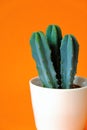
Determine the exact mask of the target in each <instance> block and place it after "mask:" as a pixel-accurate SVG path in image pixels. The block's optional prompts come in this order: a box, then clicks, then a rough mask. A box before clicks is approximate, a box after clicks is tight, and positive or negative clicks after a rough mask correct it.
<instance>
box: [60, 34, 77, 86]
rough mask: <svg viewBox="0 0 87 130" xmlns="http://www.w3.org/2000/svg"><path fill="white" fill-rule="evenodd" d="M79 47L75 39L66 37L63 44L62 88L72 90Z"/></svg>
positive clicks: (70, 36)
mask: <svg viewBox="0 0 87 130" xmlns="http://www.w3.org/2000/svg"><path fill="white" fill-rule="evenodd" d="M78 51H79V45H78V42H77V41H76V39H75V37H74V36H72V35H66V36H65V37H64V38H63V39H62V43H61V48H60V52H61V82H62V88H71V87H72V84H73V80H74V75H75V73H76V69H77V62H78V61H77V60H78Z"/></svg>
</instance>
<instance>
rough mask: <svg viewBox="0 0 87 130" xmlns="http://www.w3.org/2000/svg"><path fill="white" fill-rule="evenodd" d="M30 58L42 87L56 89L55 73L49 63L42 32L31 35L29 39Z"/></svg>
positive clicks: (45, 40) (49, 53) (46, 45)
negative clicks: (31, 57)
mask: <svg viewBox="0 0 87 130" xmlns="http://www.w3.org/2000/svg"><path fill="white" fill-rule="evenodd" d="M30 44H31V48H32V56H33V58H34V59H35V61H36V66H37V70H38V74H39V77H40V80H41V81H42V84H43V86H44V87H48V88H58V87H59V86H58V84H57V79H56V72H55V70H54V66H53V63H52V61H51V50H50V48H49V46H48V43H47V39H46V37H45V35H44V34H43V32H36V33H33V34H32V36H31V39H30Z"/></svg>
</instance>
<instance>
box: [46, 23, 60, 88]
mask: <svg viewBox="0 0 87 130" xmlns="http://www.w3.org/2000/svg"><path fill="white" fill-rule="evenodd" d="M46 37H47V40H48V44H49V47H50V49H51V59H52V62H53V65H54V69H55V71H56V77H57V79H58V84H59V86H61V75H60V45H61V40H62V32H61V29H60V28H59V27H58V26H57V25H49V26H48V28H47V30H46Z"/></svg>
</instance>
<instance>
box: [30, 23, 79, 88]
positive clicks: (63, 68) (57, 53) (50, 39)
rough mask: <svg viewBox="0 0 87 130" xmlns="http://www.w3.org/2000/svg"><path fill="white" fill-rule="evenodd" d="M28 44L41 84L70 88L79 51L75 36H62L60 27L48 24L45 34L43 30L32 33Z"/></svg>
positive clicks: (49, 86)
mask: <svg viewBox="0 0 87 130" xmlns="http://www.w3.org/2000/svg"><path fill="white" fill-rule="evenodd" d="M30 44H31V48H32V56H33V58H34V59H35V61H36V67H37V70H38V74H39V77H40V80H41V81H42V84H43V86H44V87H48V88H64V89H68V88H72V85H73V80H74V76H75V74H76V70H77V63H78V53H79V44H78V42H77V40H76V38H75V37H74V36H73V35H65V36H64V38H62V32H61V29H60V28H59V27H58V26H56V25H49V26H48V28H47V30H46V36H45V35H44V33H43V32H36V33H33V34H32V36H31V39H30Z"/></svg>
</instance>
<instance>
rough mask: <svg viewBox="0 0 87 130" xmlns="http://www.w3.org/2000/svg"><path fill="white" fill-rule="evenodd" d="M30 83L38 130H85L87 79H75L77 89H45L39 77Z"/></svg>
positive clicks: (86, 118)
mask: <svg viewBox="0 0 87 130" xmlns="http://www.w3.org/2000/svg"><path fill="white" fill-rule="evenodd" d="M29 83H30V92H31V100H32V106H33V112H34V118H35V123H36V127H37V130H85V126H86V120H87V78H82V77H75V80H74V83H76V84H78V85H80V86H82V87H81V88H76V89H52V88H44V87H42V85H41V82H40V80H39V78H38V77H35V78H33V79H31V80H30V82H29Z"/></svg>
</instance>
